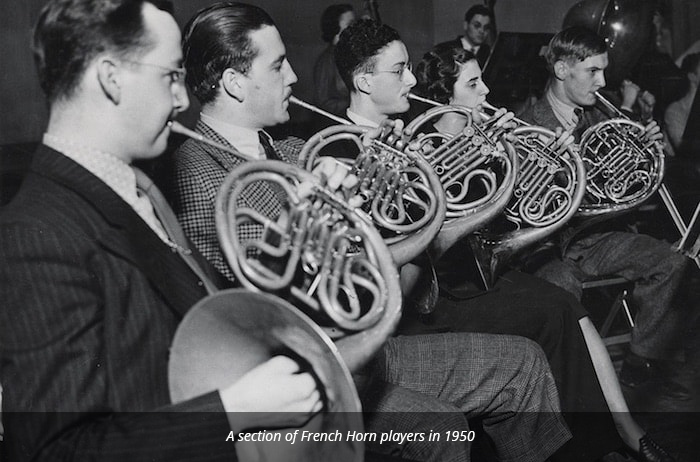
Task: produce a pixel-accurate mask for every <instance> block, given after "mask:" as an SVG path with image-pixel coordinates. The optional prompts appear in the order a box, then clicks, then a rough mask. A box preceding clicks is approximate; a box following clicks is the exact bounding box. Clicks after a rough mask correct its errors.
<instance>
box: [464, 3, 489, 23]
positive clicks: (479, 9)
mask: <svg viewBox="0 0 700 462" xmlns="http://www.w3.org/2000/svg"><path fill="white" fill-rule="evenodd" d="M477 14H480V15H481V16H488V18H489V19H491V21H493V13H492V12H491V10H490V9H489V8H487V7H486V6H484V5H474V6H472V7H471V8H469V9H468V10H467V12H466V13H464V20H465V21H466V22H469V21H471V20H472V18H473V17H474V16H476V15H477Z"/></svg>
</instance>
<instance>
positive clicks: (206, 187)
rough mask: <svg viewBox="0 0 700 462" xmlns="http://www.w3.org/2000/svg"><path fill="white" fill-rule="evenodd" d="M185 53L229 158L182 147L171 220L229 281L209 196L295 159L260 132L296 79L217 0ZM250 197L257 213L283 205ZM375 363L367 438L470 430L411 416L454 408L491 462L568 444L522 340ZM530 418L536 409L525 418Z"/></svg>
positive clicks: (466, 339)
mask: <svg viewBox="0 0 700 462" xmlns="http://www.w3.org/2000/svg"><path fill="white" fill-rule="evenodd" d="M183 49H184V55H185V67H186V69H187V83H188V85H189V86H190V88H191V90H192V92H193V94H194V95H195V96H196V97H197V98H198V99H199V100H200V102H201V103H202V112H201V115H200V120H199V121H198V123H197V127H196V130H197V131H198V132H199V133H200V134H202V135H204V136H205V137H208V138H211V139H213V140H215V141H217V142H219V143H221V144H223V145H225V146H227V147H229V150H228V151H227V150H224V149H218V148H213V147H211V146H208V145H206V144H203V143H201V142H199V141H196V140H187V141H186V142H185V143H184V144H183V145H182V146H181V147H180V148H179V149H178V151H177V152H176V154H175V157H174V161H175V168H176V175H177V178H176V179H177V185H178V187H177V188H176V190H175V191H174V194H175V196H176V199H175V204H176V211H177V213H178V215H179V217H180V219H181V220H182V223H183V226H184V228H185V232H186V233H187V234H188V236H189V237H190V238H191V239H193V241H194V242H195V245H197V247H198V248H199V249H200V250H201V251H202V252H203V253H204V254H205V256H207V258H209V259H210V260H211V261H212V262H214V263H215V264H216V266H217V268H219V269H220V270H221V271H222V272H224V274H226V275H227V276H228V277H229V278H232V277H233V273H232V272H231V270H230V268H227V266H228V265H227V262H226V261H225V259H224V256H223V253H222V250H221V248H220V247H219V244H218V242H217V239H216V225H215V219H214V216H215V212H214V200H215V196H216V193H217V191H218V189H219V187H220V185H221V183H222V182H223V180H224V178H225V177H226V175H227V174H228V172H230V171H231V170H232V169H233V168H234V167H235V166H236V165H239V164H241V163H242V162H245V161H246V159H265V158H267V159H269V158H280V159H282V160H285V161H287V162H291V163H294V162H295V161H296V158H297V154H298V150H299V147H300V143H299V140H295V141H296V142H294V143H291V142H289V140H286V142H283V143H280V142H277V141H271V140H270V138H269V136H268V135H267V134H266V133H265V132H264V129H265V128H266V127H272V126H274V125H277V124H280V123H283V122H286V121H287V120H288V119H289V113H288V111H287V108H288V104H289V97H290V95H291V86H292V85H293V84H294V83H295V82H296V80H297V78H296V75H295V73H294V71H293V70H292V68H291V65H290V64H289V62H288V61H287V57H286V50H285V46H284V44H283V42H282V39H281V37H280V35H279V32H278V30H277V28H276V26H275V24H274V22H273V20H272V18H270V16H269V15H268V14H267V13H265V12H264V11H263V10H261V9H260V8H257V7H255V6H252V5H247V4H242V3H220V4H215V5H212V6H211V7H209V8H206V9H204V10H202V11H200V12H199V13H197V15H196V16H195V17H193V18H192V19H191V20H190V21H189V23H188V24H187V26H186V28H185V33H184V41H183ZM222 53H225V59H222V55H221V54H222ZM209 63H216V65H215V66H212V65H209ZM230 151H233V152H236V153H239V154H240V155H239V156H236V155H234V154H232V153H231V152H230ZM251 196H252V195H251ZM249 199H250V200H251V203H255V204H256V205H255V207H256V208H265V207H276V206H277V207H279V204H278V203H267V202H266V203H260V201H256V200H255V198H254V197H250V198H249ZM371 366H372V367H370V368H369V369H368V373H369V374H372V375H374V377H375V378H377V379H380V381H383V382H384V383H385V384H387V385H388V386H384V387H380V389H378V390H377V389H371V390H365V391H364V393H362V400H363V406H364V409H365V410H366V411H369V412H370V415H369V416H368V422H367V427H368V429H369V430H371V431H373V430H374V429H384V430H385V431H388V430H389V429H392V430H394V431H402V429H404V430H405V429H408V428H423V429H425V428H426V425H433V424H434V425H437V426H439V427H438V428H441V429H444V430H448V429H453V428H450V427H451V426H454V425H460V426H461V427H458V428H459V429H462V428H463V427H464V426H466V422H464V423H459V422H456V423H455V422H454V421H449V420H446V421H443V422H441V421H439V420H438V421H436V422H435V423H431V422H425V421H423V417H422V416H421V415H420V414H419V413H417V412H416V411H433V412H436V411H437V412H439V411H451V413H450V414H445V415H446V416H453V417H454V415H455V414H459V413H460V412H463V413H464V414H465V415H466V416H467V417H479V418H481V419H483V422H484V428H485V429H486V430H487V433H488V434H489V435H490V437H491V439H492V440H493V441H494V443H495V446H496V452H497V454H498V456H499V457H500V458H502V459H509V460H545V459H546V458H547V457H549V456H550V455H551V454H552V453H553V452H554V451H556V449H558V448H559V447H560V446H561V445H562V444H563V443H564V441H566V440H567V439H568V437H569V434H568V430H567V429H566V428H565V425H563V422H562V421H561V418H560V416H559V415H558V414H557V413H556V412H551V411H556V410H558V398H557V396H556V391H554V390H552V388H553V380H552V379H551V373H550V372H549V371H547V370H546V369H547V366H546V360H545V359H544V357H543V355H542V353H541V351H540V349H539V348H538V347H537V346H536V345H534V344H533V343H532V342H530V341H529V340H527V339H522V338H517V337H511V336H489V335H478V334H472V335H466V334H447V335H424V336H412V337H395V338H390V339H389V340H388V341H387V344H386V345H385V347H384V348H383V349H382V350H380V352H379V354H378V355H377V358H376V360H375V361H374V363H373V364H372V365H371ZM504 385H505V388H504ZM377 397H378V398H377ZM526 409H529V410H531V411H541V412H540V413H538V414H537V413H530V414H529V415H530V417H528V412H523V411H525V410H526ZM377 411H382V412H377ZM391 411H393V412H391ZM502 411H503V412H502ZM399 412H400V413H401V414H398V413H399ZM533 415H537V418H532V417H531V416H533ZM394 416H399V417H394ZM545 435H546V436H545ZM368 447H369V448H370V449H372V450H374V451H377V452H391V453H393V454H400V455H401V456H402V457H406V458H409V459H415V460H468V458H469V447H468V445H466V444H465V445H463V447H461V448H459V447H456V446H454V445H449V444H436V443H435V442H427V441H425V442H419V441H414V442H410V443H406V444H403V445H398V444H395V445H394V444H386V443H384V444H382V445H378V444H374V445H373V444H371V443H370V444H368ZM439 451H443V452H444V454H443V455H440V454H439V453H438V452H439ZM448 457H449V458H450V459H448Z"/></svg>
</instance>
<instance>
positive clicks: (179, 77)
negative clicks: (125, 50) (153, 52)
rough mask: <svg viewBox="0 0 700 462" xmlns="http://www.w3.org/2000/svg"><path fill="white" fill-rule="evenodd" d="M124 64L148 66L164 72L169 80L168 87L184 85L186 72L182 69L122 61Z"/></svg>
mask: <svg viewBox="0 0 700 462" xmlns="http://www.w3.org/2000/svg"><path fill="white" fill-rule="evenodd" d="M124 62H127V63H129V64H137V65H139V66H148V67H154V68H156V69H161V70H163V71H165V72H166V75H167V76H168V78H169V79H170V85H175V84H178V83H179V84H183V85H184V83H185V76H186V75H187V71H186V70H185V68H184V67H177V68H172V67H167V66H161V65H160V64H151V63H144V62H141V61H128V60H124Z"/></svg>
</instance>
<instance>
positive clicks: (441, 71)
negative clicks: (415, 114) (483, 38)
mask: <svg viewBox="0 0 700 462" xmlns="http://www.w3.org/2000/svg"><path fill="white" fill-rule="evenodd" d="M472 60H474V61H476V56H475V55H474V53H472V52H471V51H467V50H465V49H464V48H462V47H461V46H455V45H454V44H450V43H449V42H445V43H443V44H439V45H436V46H434V47H433V48H432V49H431V50H430V51H428V52H426V53H425V54H424V55H423V58H422V59H421V61H420V63H418V66H417V67H416V78H417V80H418V85H417V86H416V93H418V94H420V95H422V96H424V97H426V98H430V99H432V100H434V101H437V102H438V103H442V104H448V103H449V102H450V98H451V97H452V96H453V94H454V87H455V83H456V82H457V79H459V74H460V73H461V72H462V67H463V66H464V64H466V63H468V62H469V61H472Z"/></svg>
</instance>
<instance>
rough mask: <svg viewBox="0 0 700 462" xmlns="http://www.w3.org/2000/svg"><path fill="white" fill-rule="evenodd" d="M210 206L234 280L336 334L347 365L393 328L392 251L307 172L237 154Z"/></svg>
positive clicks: (395, 279) (396, 304) (397, 310)
mask: <svg viewBox="0 0 700 462" xmlns="http://www.w3.org/2000/svg"><path fill="white" fill-rule="evenodd" d="M173 126H174V130H175V131H178V132H179V133H183V134H187V130H186V129H185V130H182V129H181V128H180V127H179V126H177V125H175V124H173ZM198 139H199V140H200V141H203V142H205V143H209V144H214V143H211V142H210V140H208V139H206V138H198ZM217 144H218V143H217ZM217 147H219V148H225V149H226V150H228V151H231V149H230V148H229V147H226V146H221V145H218V146H217ZM232 153H234V154H236V153H235V151H233V152H232ZM251 193H252V194H251ZM252 197H254V198H256V199H251V198H252ZM254 200H258V201H265V202H266V203H268V204H267V205H268V207H264V208H263V207H260V208H256V207H254V206H253V205H251V202H250V201H254ZM270 204H274V205H270ZM259 210H265V211H266V212H269V213H270V215H267V216H266V215H264V214H263V213H262V212H261V211H259ZM215 213H216V226H217V234H218V236H219V243H220V245H221V248H222V250H223V253H224V255H225V256H226V259H227V261H228V262H229V265H230V267H231V269H232V270H233V272H234V274H235V276H236V279H237V280H238V282H239V283H240V284H241V285H243V287H245V288H247V289H249V290H253V291H266V292H271V293H273V294H275V295H277V296H280V297H282V298H284V299H288V300H290V301H293V302H294V304H295V305H296V306H298V307H299V308H300V309H302V311H304V312H306V314H307V315H308V316H310V317H311V318H312V319H313V320H314V321H315V322H316V323H317V324H319V325H320V326H322V327H323V328H324V330H325V331H326V333H327V334H328V335H330V336H332V337H333V338H335V339H336V346H337V347H338V349H339V350H340V352H341V355H342V356H343V358H344V360H345V362H346V364H347V365H348V367H349V368H350V370H351V371H356V370H359V369H360V368H361V367H362V366H363V365H364V364H365V363H366V362H367V361H369V359H370V358H371V356H372V355H373V354H374V352H375V351H376V350H377V349H379V347H381V346H382V345H383V343H384V341H385V340H386V338H387V337H388V336H389V335H391V334H392V333H393V331H394V328H395V327H396V324H397V323H398V321H399V318H400V315H401V302H402V301H401V290H400V285H399V275H398V272H397V269H396V266H395V264H394V262H393V261H392V258H391V254H390V252H389V250H388V248H387V246H386V244H385V243H384V241H383V239H382V237H381V236H380V235H379V233H378V231H377V230H376V229H375V228H374V226H372V223H371V221H370V220H369V219H368V217H367V216H366V215H365V214H364V213H362V212H361V211H358V210H356V209H354V208H352V207H350V206H349V205H348V204H347V203H346V202H345V201H344V200H343V199H342V198H340V197H339V196H338V195H337V193H335V192H332V191H329V190H328V189H327V188H326V187H324V186H323V185H322V184H321V180H320V179H319V178H318V177H317V176H316V175H314V174H312V173H311V172H308V171H306V170H304V169H302V168H300V167H297V166H296V165H292V164H289V163H286V162H281V161H272V160H262V161H247V162H244V163H243V164H241V165H239V166H237V167H236V168H234V169H233V170H232V171H231V172H230V173H229V174H228V176H227V177H226V179H225V180H224V182H223V183H222V185H221V187H220V189H219V192H218V194H217V197H216V204H215Z"/></svg>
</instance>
